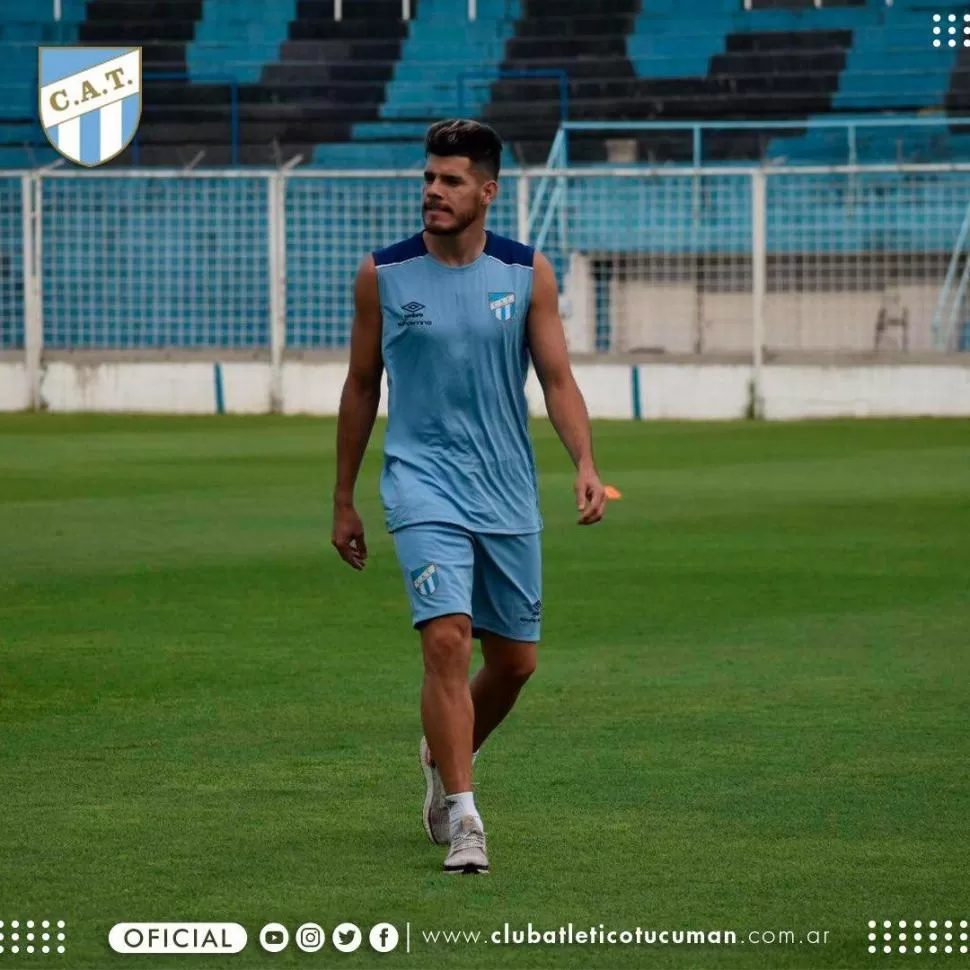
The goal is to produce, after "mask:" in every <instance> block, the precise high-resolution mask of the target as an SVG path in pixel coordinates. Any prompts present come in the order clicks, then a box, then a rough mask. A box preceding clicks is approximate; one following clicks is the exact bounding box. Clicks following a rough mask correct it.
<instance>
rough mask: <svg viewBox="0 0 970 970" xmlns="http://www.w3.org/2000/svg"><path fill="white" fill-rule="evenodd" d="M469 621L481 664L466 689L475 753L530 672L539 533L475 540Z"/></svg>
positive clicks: (536, 628) (537, 620)
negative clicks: (479, 644) (472, 709)
mask: <svg viewBox="0 0 970 970" xmlns="http://www.w3.org/2000/svg"><path fill="white" fill-rule="evenodd" d="M472 616H473V623H474V629H475V634H476V636H478V637H479V638H480V639H481V641H482V657H483V658H484V661H485V663H484V665H483V666H482V668H481V669H480V670H479V671H478V673H477V674H476V675H475V679H474V680H473V681H472V685H471V695H472V702H473V704H474V706H475V732H474V739H473V744H474V750H475V751H478V750H479V748H480V747H481V746H482V744H484V742H485V739H486V738H487V737H488V736H489V735H490V734H491V733H492V731H494V730H495V728H497V727H498V725H499V724H501V722H502V721H503V720H504V719H505V716H506V715H507V714H508V713H509V711H510V710H512V706H513V705H514V704H515V702H516V699H517V698H518V696H519V692H520V691H521V690H522V688H523V687H524V686H525V683H526V681H527V680H528V679H529V678H530V677H531V676H532V674H533V672H534V671H535V669H536V653H537V649H536V648H537V646H538V640H539V635H540V628H541V622H542V548H541V536H540V534H539V533H534V534H527V535H476V536H475V571H474V576H473V586H472Z"/></svg>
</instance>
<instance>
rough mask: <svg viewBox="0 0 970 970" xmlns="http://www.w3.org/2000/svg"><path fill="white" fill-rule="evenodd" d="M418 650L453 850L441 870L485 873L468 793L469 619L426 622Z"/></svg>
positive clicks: (424, 712)
mask: <svg viewBox="0 0 970 970" xmlns="http://www.w3.org/2000/svg"><path fill="white" fill-rule="evenodd" d="M421 646H422V650H423V653H424V684H423V686H422V688H421V721H422V723H423V724H424V733H425V737H426V738H427V739H428V744H429V745H430V746H431V751H432V753H433V755H434V760H435V763H436V765H437V768H438V771H439V772H440V774H441V780H442V783H443V785H444V790H445V802H446V803H447V805H448V822H449V825H450V829H451V840H450V841H451V848H450V850H449V852H448V855H447V857H446V858H445V861H444V866H443V869H444V871H445V872H449V873H469V874H475V873H481V872H488V868H489V866H488V856H487V855H486V853H485V830H484V827H483V826H482V819H481V816H480V815H479V814H478V809H477V808H476V807H475V796H474V794H473V793H472V732H473V727H474V719H475V710H474V708H473V706H472V696H471V691H470V690H469V688H468V667H469V664H470V663H471V655H472V625H471V618H470V617H468V616H466V615H464V614H455V615H451V616H441V617H438V618H436V619H434V620H431V621H429V622H428V623H427V624H426V625H425V626H423V627H422V629H421Z"/></svg>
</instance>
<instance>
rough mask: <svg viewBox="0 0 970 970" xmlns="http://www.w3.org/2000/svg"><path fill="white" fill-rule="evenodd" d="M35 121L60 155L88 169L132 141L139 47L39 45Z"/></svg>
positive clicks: (137, 103)
mask: <svg viewBox="0 0 970 970" xmlns="http://www.w3.org/2000/svg"><path fill="white" fill-rule="evenodd" d="M38 58H39V61H38V78H39V98H40V123H41V127H42V128H43V129H44V134H45V135H47V140H48V141H49V142H50V143H51V145H52V146H53V147H54V148H56V149H57V150H58V151H59V152H60V153H61V154H62V155H63V156H64V157H65V158H67V159H69V160H70V161H72V162H75V163H76V164H78V165H85V166H87V167H88V168H93V167H94V166H96V165H103V164H104V163H105V162H110V161H111V159H112V158H114V157H115V156H117V155H120V154H121V153H122V152H123V151H124V150H125V149H126V148H127V147H128V145H129V144H130V143H131V140H132V138H134V137H135V132H136V131H138V123H139V122H140V121H141V94H142V72H141V48H140V47H40V48H38Z"/></svg>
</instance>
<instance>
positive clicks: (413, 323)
mask: <svg viewBox="0 0 970 970" xmlns="http://www.w3.org/2000/svg"><path fill="white" fill-rule="evenodd" d="M373 255H374V262H375V265H376V267H377V279H378V287H379V290H380V302H381V316H382V320H383V333H382V341H381V346H382V350H383V355H384V366H385V369H386V371H387V385H388V393H389V399H388V422H387V434H386V437H385V442H384V467H383V471H382V474H381V501H382V502H383V505H384V512H385V517H386V524H387V528H388V530H389V531H391V532H394V531H395V530H396V529H401V528H403V527H405V526H408V525H415V524H417V523H421V522H444V523H449V524H453V525H459V526H463V527H464V528H467V529H469V530H470V531H473V532H489V533H506V534H515V533H528V532H538V531H540V530H541V528H542V520H541V516H540V513H539V498H538V488H537V482H536V466H535V456H534V454H533V450H532V442H531V440H530V438H529V431H528V408H527V406H526V398H525V381H526V377H527V375H528V369H529V362H530V356H529V349H528V343H527V339H526V329H525V324H526V317H527V316H528V312H529V304H530V301H531V299H532V273H533V256H534V250H533V249H531V248H530V247H528V246H523V245H522V244H521V243H517V242H514V241H513V240H511V239H506V238H504V237H502V236H497V235H495V234H494V233H491V232H487V233H486V243H485V250H484V252H483V253H482V255H481V256H479V257H478V259H476V260H475V261H474V262H472V263H469V264H467V265H465V266H458V267H451V266H446V265H445V264H443V263H441V262H440V261H439V260H437V259H435V258H434V257H433V256H432V255H431V254H430V253H429V252H428V249H427V247H426V246H425V244H424V238H423V236H422V234H421V233H418V234H417V235H415V236H412V237H411V238H410V239H405V240H403V241H401V242H398V243H395V244H394V245H392V246H389V247H387V248H386V249H381V250H378V251H376V252H375V253H374V254H373Z"/></svg>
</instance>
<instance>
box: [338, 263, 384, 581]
mask: <svg viewBox="0 0 970 970" xmlns="http://www.w3.org/2000/svg"><path fill="white" fill-rule="evenodd" d="M381 327H382V323H381V303H380V295H379V293H378V288H377V270H376V269H375V268H374V259H373V257H371V256H368V257H367V258H366V259H365V260H364V261H363V262H362V263H361V265H360V269H359V270H358V271H357V282H356V283H355V285H354V324H353V329H352V330H351V334H350V367H349V369H348V371H347V379H346V381H344V389H343V392H342V393H341V395H340V411H339V413H338V416H337V484H336V487H335V488H334V492H333V534H332V537H331V542H332V543H333V546H334V548H335V549H336V550H337V552H339V553H340V556H341V558H342V559H343V560H344V561H345V562H347V563H349V564H350V565H351V566H353V567H354V569H363V568H364V565H365V563H366V562H367V543H366V542H365V541H364V525H363V523H362V522H361V520H360V516H359V515H358V514H357V511H356V509H355V508H354V489H355V488H356V486H357V475H358V474H359V472H360V466H361V463H362V462H363V460H364V452H365V451H366V450H367V442H368V441H370V436H371V432H372V431H373V430H374V420H375V419H376V417H377V406H378V405H379V404H380V400H381V374H382V373H383V371H384V359H383V356H382V354H381Z"/></svg>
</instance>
